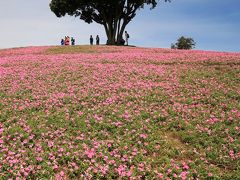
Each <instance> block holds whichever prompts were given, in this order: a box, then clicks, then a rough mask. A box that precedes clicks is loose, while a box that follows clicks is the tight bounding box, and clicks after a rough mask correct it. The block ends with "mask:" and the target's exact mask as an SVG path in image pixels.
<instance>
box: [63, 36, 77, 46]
mask: <svg viewBox="0 0 240 180" xmlns="http://www.w3.org/2000/svg"><path fill="white" fill-rule="evenodd" d="M70 41H71V45H72V46H74V45H75V39H74V38H73V37H71V38H70V37H69V36H65V38H64V39H62V40H61V45H62V46H64V45H65V46H68V45H70Z"/></svg>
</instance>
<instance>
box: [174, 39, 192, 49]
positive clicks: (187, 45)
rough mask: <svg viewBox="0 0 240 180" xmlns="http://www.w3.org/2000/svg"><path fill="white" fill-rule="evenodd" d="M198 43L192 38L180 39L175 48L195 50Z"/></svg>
mask: <svg viewBox="0 0 240 180" xmlns="http://www.w3.org/2000/svg"><path fill="white" fill-rule="evenodd" d="M195 45H196V42H195V41H194V40H193V39H192V38H186V37H184V36H182V37H180V38H179V39H178V40H177V42H176V43H175V46H174V47H176V48H177V49H193V48H195Z"/></svg>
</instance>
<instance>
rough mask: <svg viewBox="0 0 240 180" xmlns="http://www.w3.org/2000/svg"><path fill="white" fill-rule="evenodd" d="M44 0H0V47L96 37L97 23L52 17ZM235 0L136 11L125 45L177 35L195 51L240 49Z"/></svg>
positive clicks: (189, 0)
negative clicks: (187, 39)
mask: <svg viewBox="0 0 240 180" xmlns="http://www.w3.org/2000/svg"><path fill="white" fill-rule="evenodd" d="M49 3H50V0H8V1H6V0H0V22H1V30H0V32H1V33H0V40H1V43H0V48H10V47H23V46H42V45H58V44H60V39H61V38H62V37H64V36H65V35H69V36H73V37H75V39H76V43H77V44H88V43H89V35H90V34H92V35H93V36H96V35H97V34H99V35H100V38H101V43H105V42H106V35H105V32H104V28H103V27H102V26H101V25H98V24H90V25H89V24H86V23H84V22H83V21H81V20H79V19H77V18H74V17H70V16H65V17H63V18H57V17H56V16H55V15H54V14H53V13H52V12H51V11H50V9H49ZM239 7H240V1H239V0H172V3H159V5H158V7H157V8H155V9H154V10H152V11H150V10H149V7H146V8H145V9H144V10H140V11H139V12H138V14H137V16H136V17H135V18H134V19H133V21H132V22H131V23H130V24H129V25H128V26H127V29H126V30H127V31H128V32H129V34H130V40H129V43H130V44H133V45H136V46H141V47H160V48H161V47H162V48H169V47H170V45H171V43H173V42H176V40H177V38H178V37H180V36H182V35H183V36H186V37H192V38H193V39H194V40H195V41H196V43H197V45H196V48H195V49H200V50H215V51H231V52H240V10H239Z"/></svg>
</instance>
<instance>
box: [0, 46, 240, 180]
mask: <svg viewBox="0 0 240 180" xmlns="http://www.w3.org/2000/svg"><path fill="white" fill-rule="evenodd" d="M239 84H240V53H223V52H206V51H184V50H170V49H157V48H153V49H148V48H133V47H115V46H111V47H107V46H99V47H96V46H92V47H91V46H74V47H29V48H17V49H8V50H1V51H0V177H3V179H7V178H17V177H19V178H22V177H25V178H28V179H41V178H43V179H44V178H45V179H50V178H56V179H117V178H119V177H120V178H125V179H146V178H147V179H154V178H155V179H168V178H170V179H239V177H240V171H239V169H240V138H239V137H240V121H239V120H240V86H239Z"/></svg>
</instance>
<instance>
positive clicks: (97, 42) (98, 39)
mask: <svg viewBox="0 0 240 180" xmlns="http://www.w3.org/2000/svg"><path fill="white" fill-rule="evenodd" d="M99 43H100V38H99V36H98V35H97V37H96V45H99Z"/></svg>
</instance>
